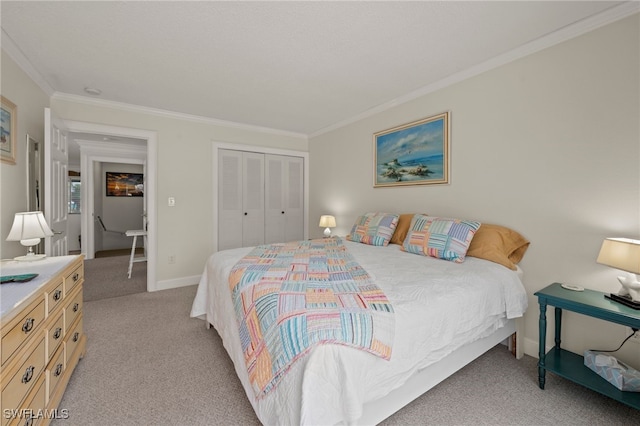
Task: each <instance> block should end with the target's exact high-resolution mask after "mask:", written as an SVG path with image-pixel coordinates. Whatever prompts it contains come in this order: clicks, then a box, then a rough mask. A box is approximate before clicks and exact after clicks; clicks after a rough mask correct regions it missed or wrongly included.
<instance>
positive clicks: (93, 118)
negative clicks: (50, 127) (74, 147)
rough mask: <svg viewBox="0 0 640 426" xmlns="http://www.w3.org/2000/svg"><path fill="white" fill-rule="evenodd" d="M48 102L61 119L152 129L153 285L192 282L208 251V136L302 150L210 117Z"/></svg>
mask: <svg viewBox="0 0 640 426" xmlns="http://www.w3.org/2000/svg"><path fill="white" fill-rule="evenodd" d="M51 106H52V109H54V110H55V111H56V113H57V114H58V115H59V116H60V117H61V118H63V119H66V120H72V121H77V122H89V123H96V124H105V125H111V126H118V127H127V128H133V129H140V130H146V131H153V132H157V140H158V142H157V143H158V155H157V159H156V161H157V176H158V181H157V193H156V199H157V204H158V205H157V229H158V235H157V268H156V277H157V281H158V282H159V283H160V285H159V286H158V288H165V287H168V286H172V285H183V284H185V283H192V284H196V283H197V282H198V279H199V277H200V275H201V274H202V271H203V268H204V265H205V262H206V260H207V258H208V257H209V255H210V254H211V253H212V250H213V241H212V235H213V228H212V219H211V216H212V212H213V198H212V180H213V173H214V170H213V168H212V156H213V154H212V145H213V141H216V142H227V143H231V144H240V145H242V144H245V145H254V146H265V147H272V148H281V149H290V150H296V151H307V149H308V144H307V140H306V138H305V137H302V136H296V135H290V134H280V133H274V132H262V131H257V130H252V129H245V128H241V127H233V126H223V125H219V124H216V123H215V122H214V121H213V120H210V121H206V120H195V119H189V118H187V117H182V116H179V115H171V114H158V113H156V112H153V111H149V112H147V111H146V110H143V109H141V108H132V107H125V106H123V107H121V106H120V105H114V106H111V105H109V104H104V105H100V104H96V103H82V102H80V101H75V100H73V99H69V98H60V97H55V96H54V97H53V98H52V100H51ZM169 197H174V198H175V199H176V205H175V207H168V206H167V199H168V198H169ZM150 208H151V207H150ZM96 235H98V233H96ZM97 243H98V239H97V238H96V244H97ZM169 256H175V263H173V264H169V263H168V257H169Z"/></svg>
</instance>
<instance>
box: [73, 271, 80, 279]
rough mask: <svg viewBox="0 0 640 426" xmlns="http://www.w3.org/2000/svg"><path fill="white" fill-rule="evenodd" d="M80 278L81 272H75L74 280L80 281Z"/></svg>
mask: <svg viewBox="0 0 640 426" xmlns="http://www.w3.org/2000/svg"><path fill="white" fill-rule="evenodd" d="M78 278H80V274H78V273H77V272H76V273H75V274H73V281H78Z"/></svg>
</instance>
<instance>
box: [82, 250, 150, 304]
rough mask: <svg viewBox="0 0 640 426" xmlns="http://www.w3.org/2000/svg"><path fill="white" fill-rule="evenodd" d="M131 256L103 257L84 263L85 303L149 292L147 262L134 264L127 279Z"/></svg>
mask: <svg viewBox="0 0 640 426" xmlns="http://www.w3.org/2000/svg"><path fill="white" fill-rule="evenodd" d="M128 268H129V256H115V257H102V258H98V259H89V260H85V261H84V289H83V291H84V294H83V299H84V300H85V301H91V300H100V299H108V298H112V297H120V296H125V295H128V294H134V293H142V292H146V291H147V262H136V263H134V264H133V270H132V272H131V279H128V278H127V270H128Z"/></svg>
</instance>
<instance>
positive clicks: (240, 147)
mask: <svg viewBox="0 0 640 426" xmlns="http://www.w3.org/2000/svg"><path fill="white" fill-rule="evenodd" d="M212 142H213V153H212V154H213V155H212V161H211V164H212V167H211V170H212V179H213V188H212V189H213V197H212V198H213V208H212V213H213V214H212V219H213V251H214V252H217V251H218V220H219V219H218V192H219V188H218V151H219V150H221V149H228V150H232V151H244V152H257V153H260V154H274V155H287V156H290V157H302V164H303V168H304V211H303V217H304V225H303V226H304V239H305V240H306V239H308V238H309V153H308V152H306V151H293V150H289V149H279V148H269V147H264V146H253V145H244V144H234V143H229V142H218V141H212Z"/></svg>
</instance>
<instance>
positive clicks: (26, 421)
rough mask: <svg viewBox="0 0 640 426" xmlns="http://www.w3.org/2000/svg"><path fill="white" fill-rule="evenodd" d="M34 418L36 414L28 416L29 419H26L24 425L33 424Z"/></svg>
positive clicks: (30, 425)
mask: <svg viewBox="0 0 640 426" xmlns="http://www.w3.org/2000/svg"><path fill="white" fill-rule="evenodd" d="M34 418H35V417H34V416H29V417H27V419H26V420H25V421H24V426H33V419H34Z"/></svg>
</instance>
